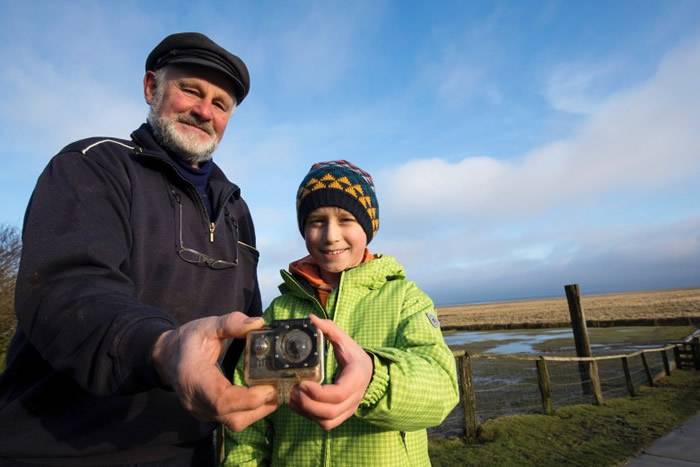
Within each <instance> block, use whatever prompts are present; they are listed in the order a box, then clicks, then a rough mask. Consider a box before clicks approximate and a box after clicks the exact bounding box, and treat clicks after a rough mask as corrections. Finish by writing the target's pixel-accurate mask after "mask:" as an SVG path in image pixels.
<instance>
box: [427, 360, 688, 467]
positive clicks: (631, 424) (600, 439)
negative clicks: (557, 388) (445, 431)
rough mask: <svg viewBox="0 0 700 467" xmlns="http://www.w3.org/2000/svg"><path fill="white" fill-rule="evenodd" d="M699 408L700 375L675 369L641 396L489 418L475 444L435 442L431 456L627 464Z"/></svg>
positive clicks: (454, 460)
mask: <svg viewBox="0 0 700 467" xmlns="http://www.w3.org/2000/svg"><path fill="white" fill-rule="evenodd" d="M698 410H700V372H698V371H693V370H690V371H687V370H684V371H675V372H674V373H673V375H672V376H670V377H668V378H664V379H662V380H661V381H659V382H658V385H657V386H656V387H654V388H649V387H642V389H641V391H640V394H639V395H638V396H637V397H625V398H620V399H609V400H606V402H605V404H604V405H602V406H594V405H575V406H568V407H563V408H560V409H558V410H557V411H556V412H555V414H554V415H517V416H512V417H500V418H496V419H493V420H489V421H487V422H485V423H484V424H483V425H482V426H481V428H480V432H479V442H477V443H475V444H466V443H465V442H464V441H463V440H462V439H459V438H433V439H431V440H430V457H431V460H432V463H433V465H434V466H454V465H464V466H482V465H493V466H614V465H621V464H622V463H624V462H625V460H627V459H629V458H630V457H631V456H634V455H636V454H637V453H639V451H640V450H641V449H642V448H644V447H645V446H647V445H649V444H650V443H651V442H652V441H653V440H654V439H656V438H658V437H659V436H661V435H663V434H665V433H667V432H668V431H669V430H670V429H671V428H673V427H674V426H676V425H678V424H679V423H681V422H682V421H683V420H685V419H686V418H688V417H689V416H690V415H693V414H695V413H697V411H698Z"/></svg>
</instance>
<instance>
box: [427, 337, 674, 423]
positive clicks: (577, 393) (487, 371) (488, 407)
mask: <svg viewBox="0 0 700 467" xmlns="http://www.w3.org/2000/svg"><path fill="white" fill-rule="evenodd" d="M663 353H666V355H667V356H668V357H669V361H672V359H673V356H672V352H671V351H670V350H667V351H661V350H651V349H650V350H647V351H646V352H645V357H646V361H647V365H648V368H649V374H651V376H652V378H658V377H660V376H661V375H662V374H663V373H664V372H665V368H664V361H663V358H662V354H663ZM470 360H471V369H472V387H473V391H474V397H475V401H476V420H477V423H479V424H480V423H483V422H484V421H485V420H488V419H490V418H495V417H501V416H505V415H516V414H525V413H543V411H544V409H543V403H542V396H541V392H540V386H539V383H538V373H537V364H536V359H534V358H528V357H522V356H515V355H513V356H498V357H494V356H489V355H473V356H471V357H470ZM545 360H546V366H547V371H548V373H549V383H550V395H551V401H552V406H553V408H554V409H555V410H556V409H558V408H560V407H563V406H566V405H574V404H592V403H595V397H594V391H593V382H592V381H591V379H590V373H589V367H590V363H589V362H579V361H566V360H564V359H560V360H552V359H546V358H545ZM596 361H597V367H598V377H599V381H600V390H601V393H602V396H603V399H604V400H605V399H608V398H615V397H625V396H628V395H630V390H629V387H628V384H629V383H628V381H627V378H626V376H625V372H624V368H623V364H622V358H601V359H598V358H596ZM627 362H628V369H629V374H630V379H631V382H632V386H633V390H634V391H635V392H637V391H638V390H639V387H640V386H642V385H649V374H648V373H647V370H646V369H645V367H644V363H643V360H642V357H641V354H639V353H638V354H636V355H635V354H630V355H629V356H628V358H627ZM460 378H461V375H460ZM459 386H460V403H459V405H457V407H455V408H454V409H453V410H452V412H451V413H450V414H449V415H448V417H447V418H446V419H445V421H444V422H443V423H442V424H441V425H440V426H439V427H434V428H431V429H429V430H428V431H429V433H430V434H431V435H437V436H461V435H463V434H464V426H465V421H464V420H465V415H464V400H465V397H464V394H463V387H464V386H463V384H462V382H461V381H460V385H459Z"/></svg>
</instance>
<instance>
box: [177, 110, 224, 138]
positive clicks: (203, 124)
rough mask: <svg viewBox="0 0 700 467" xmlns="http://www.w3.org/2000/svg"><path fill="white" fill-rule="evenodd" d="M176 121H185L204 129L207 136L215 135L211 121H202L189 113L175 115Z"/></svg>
mask: <svg viewBox="0 0 700 467" xmlns="http://www.w3.org/2000/svg"><path fill="white" fill-rule="evenodd" d="M177 121H178V122H180V123H186V124H187V125H192V126H194V127H197V128H199V129H200V130H203V131H206V132H207V134H209V136H216V132H215V131H214V125H212V123H211V122H202V121H200V120H199V119H197V118H196V117H193V116H192V115H189V114H182V115H178V116H177Z"/></svg>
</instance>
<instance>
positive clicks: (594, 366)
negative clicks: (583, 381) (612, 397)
mask: <svg viewBox="0 0 700 467" xmlns="http://www.w3.org/2000/svg"><path fill="white" fill-rule="evenodd" d="M588 371H589V378H590V380H591V386H592V389H593V397H594V398H595V404H596V405H602V404H603V391H602V389H601V388H600V376H599V375H598V362H596V361H595V360H591V361H590V362H589V364H588Z"/></svg>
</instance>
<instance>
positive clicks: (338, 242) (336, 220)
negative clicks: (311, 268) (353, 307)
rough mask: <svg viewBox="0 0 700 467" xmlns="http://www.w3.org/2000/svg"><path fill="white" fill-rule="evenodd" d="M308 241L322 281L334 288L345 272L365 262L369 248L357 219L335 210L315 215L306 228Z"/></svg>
mask: <svg viewBox="0 0 700 467" xmlns="http://www.w3.org/2000/svg"><path fill="white" fill-rule="evenodd" d="M304 240H305V241H306V249H307V250H308V251H309V254H310V255H311V257H312V258H313V259H314V260H316V264H318V266H319V268H320V269H321V277H322V278H323V280H325V281H326V282H327V283H329V284H331V285H334V286H335V285H337V284H338V281H339V279H340V273H341V272H342V271H345V270H346V269H349V268H352V267H355V266H357V265H358V264H360V263H361V262H362V258H363V257H364V253H365V248H366V247H367V234H365V231H364V230H363V229H362V226H361V225H360V223H359V222H357V219H355V216H353V215H352V214H350V213H349V212H348V211H346V210H345V209H342V208H338V207H335V206H326V207H322V208H318V209H314V210H313V211H311V214H309V216H308V217H307V218H306V223H305V224H304Z"/></svg>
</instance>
